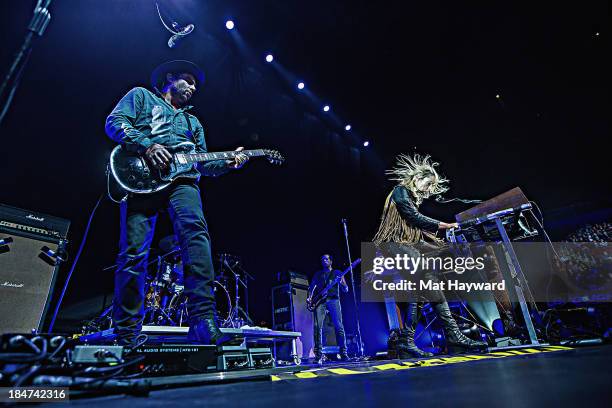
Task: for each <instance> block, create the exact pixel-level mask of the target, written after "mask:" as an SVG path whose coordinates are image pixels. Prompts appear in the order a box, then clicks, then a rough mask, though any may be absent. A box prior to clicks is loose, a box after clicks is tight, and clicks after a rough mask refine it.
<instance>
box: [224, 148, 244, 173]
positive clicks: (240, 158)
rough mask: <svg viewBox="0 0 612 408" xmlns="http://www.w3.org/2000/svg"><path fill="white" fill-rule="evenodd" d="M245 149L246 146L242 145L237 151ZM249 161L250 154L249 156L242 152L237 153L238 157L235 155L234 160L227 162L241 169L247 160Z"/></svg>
mask: <svg viewBox="0 0 612 408" xmlns="http://www.w3.org/2000/svg"><path fill="white" fill-rule="evenodd" d="M243 150H244V147H242V146H240V147H239V148H237V149H236V151H237V152H241V151H243ZM248 161H249V156H247V155H246V154H243V153H240V154H237V155H236V157H234V160H228V161H227V164H228V165H229V166H230V167H232V168H234V169H239V168H241V167H242V166H244V165H245V164H246V162H248Z"/></svg>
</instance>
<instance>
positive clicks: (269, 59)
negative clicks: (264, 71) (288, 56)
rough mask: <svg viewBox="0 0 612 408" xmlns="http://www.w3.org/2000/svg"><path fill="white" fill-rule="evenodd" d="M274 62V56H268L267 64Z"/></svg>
mask: <svg viewBox="0 0 612 408" xmlns="http://www.w3.org/2000/svg"><path fill="white" fill-rule="evenodd" d="M272 61H274V56H273V55H272V54H268V55H266V62H272Z"/></svg>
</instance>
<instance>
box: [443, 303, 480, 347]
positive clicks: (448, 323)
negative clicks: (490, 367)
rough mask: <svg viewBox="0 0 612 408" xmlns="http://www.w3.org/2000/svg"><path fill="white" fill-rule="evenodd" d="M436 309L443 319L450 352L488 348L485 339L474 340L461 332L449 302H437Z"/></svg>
mask: <svg viewBox="0 0 612 408" xmlns="http://www.w3.org/2000/svg"><path fill="white" fill-rule="evenodd" d="M434 309H435V311H436V313H437V315H438V317H439V318H440V320H441V321H442V325H443V327H444V334H445V336H446V347H447V349H448V351H449V353H451V352H453V351H456V352H460V351H465V350H483V349H486V348H487V343H485V342H483V341H477V340H472V339H470V338H469V337H467V336H466V335H465V334H463V333H461V330H459V326H458V325H457V322H456V321H455V319H454V318H453V316H452V315H451V312H450V309H449V307H448V303H447V302H441V303H435V304H434Z"/></svg>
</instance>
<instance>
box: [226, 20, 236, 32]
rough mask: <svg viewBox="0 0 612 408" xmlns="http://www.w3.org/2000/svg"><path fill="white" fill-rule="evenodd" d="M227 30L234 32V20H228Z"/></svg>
mask: <svg viewBox="0 0 612 408" xmlns="http://www.w3.org/2000/svg"><path fill="white" fill-rule="evenodd" d="M225 28H227V29H228V30H233V29H234V22H233V21H232V20H227V21H226V22H225Z"/></svg>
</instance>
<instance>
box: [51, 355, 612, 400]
mask: <svg viewBox="0 0 612 408" xmlns="http://www.w3.org/2000/svg"><path fill="white" fill-rule="evenodd" d="M530 350H531V351H530ZM611 368H612V347H609V346H600V347H590V348H575V349H569V348H565V347H557V348H554V347H543V348H538V349H526V350H525V349H524V350H521V351H519V352H498V353H488V354H481V355H464V356H454V357H451V358H444V357H438V358H434V359H427V360H404V361H401V362H400V361H398V360H387V361H380V360H378V361H370V362H365V363H345V364H341V365H340V364H327V365H325V366H323V367H320V366H302V367H301V370H299V371H292V370H289V369H286V368H285V369H275V370H259V371H250V372H240V373H239V372H236V373H230V375H225V376H219V375H218V374H215V375H210V374H209V375H202V376H200V377H198V376H191V377H193V378H199V379H200V382H201V383H200V384H202V382H209V383H208V384H205V385H195V386H189V387H181V388H171V389H162V390H156V391H151V393H150V395H149V396H148V397H133V396H125V395H118V396H108V397H94V398H82V399H73V400H72V401H71V403H72V404H74V405H87V406H89V407H93V406H113V407H130V408H137V407H144V406H147V407H150V406H164V407H169V406H185V407H189V406H206V407H224V408H227V407H236V406H245V407H246V406H248V407H257V406H262V407H264V406H265V407H291V408H297V407H309V408H321V407H328V406H335V407H345V406H349V407H351V408H355V407H372V406H388V407H392V406H396V405H403V406H431V407H440V406H449V407H463V406H483V405H485V404H486V405H491V406H494V407H530V406H538V407H540V406H542V407H570V406H571V407H576V406H578V407H598V406H602V407H603V406H609V403H610V401H611V400H612V372H611V371H612V370H611ZM228 377H229V378H233V379H234V380H237V381H236V382H230V383H220V381H225V380H227V379H228ZM177 380H178V379H177ZM155 381H157V382H158V383H157V384H158V385H157V386H160V385H161V384H162V383H163V381H165V379H157V380H155ZM154 384H155V383H154ZM45 405H46V404H45ZM57 406H60V405H57ZM62 406H65V404H62Z"/></svg>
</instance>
